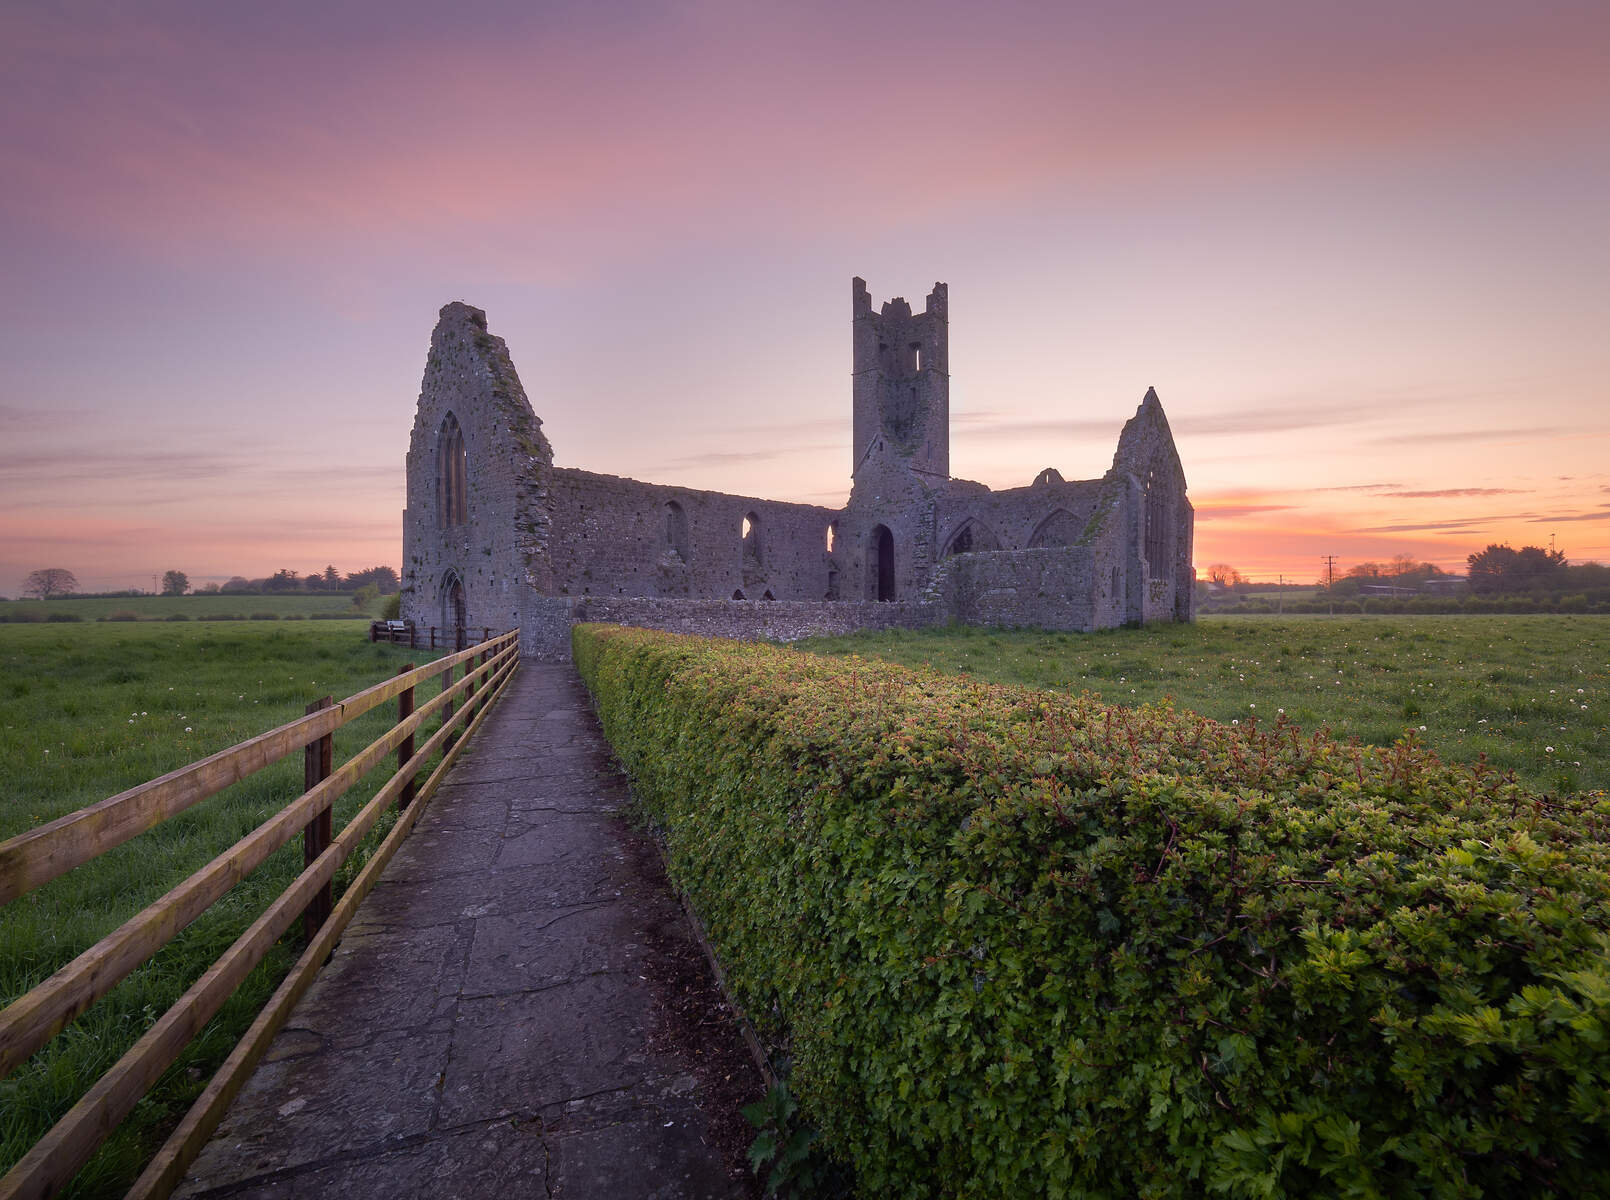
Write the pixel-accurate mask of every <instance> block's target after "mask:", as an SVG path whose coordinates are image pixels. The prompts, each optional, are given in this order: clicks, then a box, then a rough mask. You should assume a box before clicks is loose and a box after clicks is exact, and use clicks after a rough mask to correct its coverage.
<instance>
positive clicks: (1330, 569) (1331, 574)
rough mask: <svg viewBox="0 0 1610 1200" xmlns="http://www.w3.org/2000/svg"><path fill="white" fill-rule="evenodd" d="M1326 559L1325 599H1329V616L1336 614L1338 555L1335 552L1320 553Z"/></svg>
mask: <svg viewBox="0 0 1610 1200" xmlns="http://www.w3.org/2000/svg"><path fill="white" fill-rule="evenodd" d="M1320 557H1321V558H1322V559H1324V561H1325V599H1326V600H1327V601H1329V612H1328V613H1327V614H1326V615H1328V616H1332V617H1334V616H1335V615H1336V593H1335V590H1334V589H1335V587H1336V556H1335V555H1334V554H1322V555H1320Z"/></svg>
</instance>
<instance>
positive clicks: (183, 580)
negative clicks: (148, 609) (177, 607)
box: [162, 571, 190, 596]
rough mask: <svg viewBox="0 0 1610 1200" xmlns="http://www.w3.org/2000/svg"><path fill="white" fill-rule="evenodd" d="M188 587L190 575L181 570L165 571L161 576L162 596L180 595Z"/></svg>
mask: <svg viewBox="0 0 1610 1200" xmlns="http://www.w3.org/2000/svg"><path fill="white" fill-rule="evenodd" d="M189 588H190V576H188V575H186V574H185V573H184V572H183V571H167V572H164V574H163V576H162V594H163V595H164V596H182V595H184V594H185V592H186V591H188V590H189Z"/></svg>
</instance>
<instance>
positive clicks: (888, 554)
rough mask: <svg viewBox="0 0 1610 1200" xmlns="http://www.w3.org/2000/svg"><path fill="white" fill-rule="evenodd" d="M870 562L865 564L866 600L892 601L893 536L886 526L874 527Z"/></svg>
mask: <svg viewBox="0 0 1610 1200" xmlns="http://www.w3.org/2000/svg"><path fill="white" fill-rule="evenodd" d="M871 542H872V546H871V550H872V554H871V556H870V558H871V561H870V562H869V563H868V564H867V565H868V566H869V567H870V568H871V570H869V571H868V572H867V576H868V578H867V599H869V600H893V599H894V598H895V594H894V593H895V582H894V580H895V575H894V534H892V533H890V532H889V527H888V526H887V525H876V526H874V527H873V529H872V536H871Z"/></svg>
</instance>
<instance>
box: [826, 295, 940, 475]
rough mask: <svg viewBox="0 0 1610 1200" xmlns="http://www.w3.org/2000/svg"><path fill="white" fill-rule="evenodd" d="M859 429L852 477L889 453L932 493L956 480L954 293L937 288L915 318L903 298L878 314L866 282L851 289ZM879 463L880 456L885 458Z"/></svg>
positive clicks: (856, 424)
mask: <svg viewBox="0 0 1610 1200" xmlns="http://www.w3.org/2000/svg"><path fill="white" fill-rule="evenodd" d="M851 311H852V318H851V319H852V329H853V332H854V346H855V357H854V363H855V368H854V370H855V375H854V380H855V382H854V398H855V426H854V445H853V446H852V447H851V454H852V461H851V466H850V477H851V479H852V480H853V479H854V478H855V477H856V476H857V475H858V474H859V473H860V471H861V468H862V466H863V464H865V463H866V462H867V460H868V457H869V455H871V454H872V452H873V450H874V449H875V448H876V447H878V445H879V442H880V439H881V440H882V443H883V447H884V449H886V450H887V451H888V452H890V453H892V455H893V456H894V457H896V458H897V459H899V460H902V461H903V462H904V463H905V465H906V466H907V467H908V468H909V469H910V470H911V471H913V472H915V473H916V474H917V476H918V477H919V478H921V479H922V481H923V482H924V483H925V484H927V485H928V486H930V487H935V486H938V485H939V484H941V483H943V482H944V481H945V480H947V479H949V478H950V333H949V315H948V292H947V289H946V287H945V285H944V284H942V283H936V284H934V290H933V291H931V292H929V293H928V301H927V306H926V307H925V308H924V309H923V311H922V312H920V313H913V312H912V311H911V305H909V304H908V303H906V301H905V300H904V299H903V298H902V297H899V296H896V297H895V298H894V299H893V300H890V301H888V302H887V303H886V304H884V306H883V310H882V311H881V312H879V313H874V312H873V311H872V297H871V296H869V295H868V294H867V290H866V281H865V280H864V279H860V278H857V279H855V280H854V281H853V283H852V309H851ZM879 457H882V456H881V455H880V456H879Z"/></svg>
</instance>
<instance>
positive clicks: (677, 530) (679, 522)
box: [665, 500, 688, 562]
mask: <svg viewBox="0 0 1610 1200" xmlns="http://www.w3.org/2000/svg"><path fill="white" fill-rule="evenodd" d="M665 548H666V549H667V550H668V551H670V552H671V553H672V554H674V555H676V556H677V557H678V558H679V559H681V560H682V561H683V562H687V561H688V514H687V511H686V510H685V509H684V508H683V507H682V506H681V505H680V504H678V503H677V502H676V501H675V500H668V501H666V504H665Z"/></svg>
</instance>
